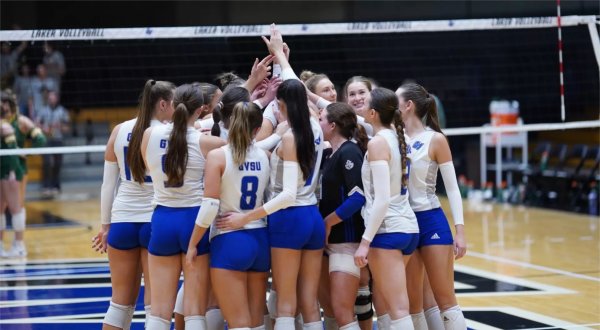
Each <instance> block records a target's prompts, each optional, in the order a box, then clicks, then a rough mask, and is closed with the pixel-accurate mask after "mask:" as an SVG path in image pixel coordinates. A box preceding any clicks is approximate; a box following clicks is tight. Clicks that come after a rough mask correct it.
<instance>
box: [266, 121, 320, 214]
mask: <svg viewBox="0 0 600 330" xmlns="http://www.w3.org/2000/svg"><path fill="white" fill-rule="evenodd" d="M310 127H311V128H312V132H313V138H314V143H315V153H316V155H315V156H316V157H315V163H314V164H313V166H312V170H311V172H310V175H309V176H308V179H307V180H304V177H303V175H302V171H301V170H300V168H298V191H297V193H296V201H295V202H294V204H293V205H292V206H307V205H316V204H317V196H316V195H315V190H316V188H317V184H318V182H319V169H320V168H321V159H322V157H323V142H324V140H323V131H322V130H321V126H320V125H319V123H318V122H317V120H316V119H314V118H312V117H311V118H310ZM279 147H281V142H279V144H278V145H277V147H276V148H275V150H274V151H273V153H272V154H271V182H270V191H271V194H270V198H271V199H272V198H274V197H275V196H277V195H278V194H279V193H280V192H282V191H283V159H281V158H279V156H277V149H279Z"/></svg>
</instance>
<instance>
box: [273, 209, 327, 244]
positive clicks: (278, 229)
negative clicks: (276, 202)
mask: <svg viewBox="0 0 600 330" xmlns="http://www.w3.org/2000/svg"><path fill="white" fill-rule="evenodd" d="M268 229H269V240H270V241H271V247H274V248H282V249H294V250H319V249H322V248H324V247H325V222H323V218H322V217H321V213H319V209H318V208H317V206H316V205H308V206H293V207H288V208H286V209H283V210H279V211H277V212H275V213H273V214H271V215H269V217H268Z"/></svg>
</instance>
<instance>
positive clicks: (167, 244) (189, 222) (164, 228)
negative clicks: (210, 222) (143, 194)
mask: <svg viewBox="0 0 600 330" xmlns="http://www.w3.org/2000/svg"><path fill="white" fill-rule="evenodd" d="M198 211H200V206H193V207H167V206H162V205H158V206H156V208H155V209H154V212H153V213H152V235H150V244H149V245H148V252H150V253H151V254H153V255H155V256H165V257H166V256H172V255H176V254H180V253H187V247H188V244H189V243H190V237H191V236H192V231H193V230H194V226H195V225H196V216H197V215H198ZM208 235H209V231H208V230H207V231H206V233H205V234H204V236H203V237H202V239H201V240H200V242H199V243H198V246H197V248H198V255H202V254H207V253H208Z"/></svg>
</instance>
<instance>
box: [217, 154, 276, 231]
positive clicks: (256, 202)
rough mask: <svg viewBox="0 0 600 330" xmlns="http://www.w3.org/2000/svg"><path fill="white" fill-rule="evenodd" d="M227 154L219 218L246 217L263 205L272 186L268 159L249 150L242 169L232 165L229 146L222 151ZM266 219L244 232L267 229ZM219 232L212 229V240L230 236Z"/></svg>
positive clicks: (256, 222)
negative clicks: (230, 216) (248, 213)
mask: <svg viewBox="0 0 600 330" xmlns="http://www.w3.org/2000/svg"><path fill="white" fill-rule="evenodd" d="M221 149H223V151H224V152H225V170H224V171H223V175H222V176H221V192H220V200H221V205H220V206H219V214H224V213H227V212H236V213H246V212H250V211H252V210H253V209H255V208H257V207H261V206H262V205H263V202H264V197H265V196H264V193H265V190H266V189H267V187H268V184H269V174H270V166H269V157H268V156H267V154H266V152H264V151H263V150H262V149H260V148H258V147H256V146H255V145H254V144H252V145H251V146H250V148H249V149H248V152H247V153H246V159H245V160H244V163H243V164H241V165H236V164H235V163H234V162H233V155H232V152H231V148H229V145H226V146H223V147H221ZM266 226H267V223H266V219H264V218H263V219H258V220H254V221H251V222H249V223H247V224H246V225H245V226H244V227H243V228H244V229H255V228H263V227H266ZM227 232H229V231H221V230H219V229H217V227H216V226H215V223H214V222H213V224H212V226H211V228H210V238H211V239H212V238H213V237H214V236H216V235H220V234H223V233H227Z"/></svg>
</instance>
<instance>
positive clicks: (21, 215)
mask: <svg viewBox="0 0 600 330" xmlns="http://www.w3.org/2000/svg"><path fill="white" fill-rule="evenodd" d="M12 227H13V230H14V231H23V230H25V208H22V209H21V210H19V212H17V213H15V214H13V215H12Z"/></svg>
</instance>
